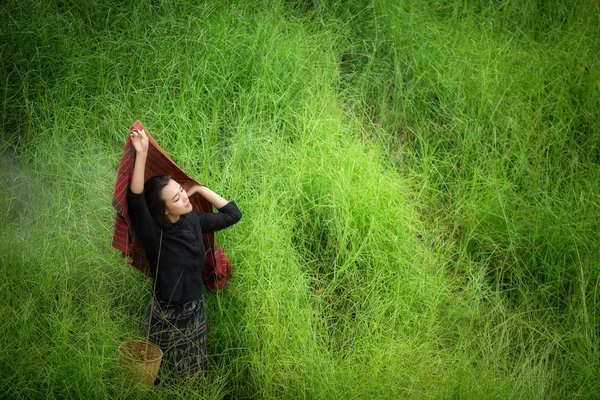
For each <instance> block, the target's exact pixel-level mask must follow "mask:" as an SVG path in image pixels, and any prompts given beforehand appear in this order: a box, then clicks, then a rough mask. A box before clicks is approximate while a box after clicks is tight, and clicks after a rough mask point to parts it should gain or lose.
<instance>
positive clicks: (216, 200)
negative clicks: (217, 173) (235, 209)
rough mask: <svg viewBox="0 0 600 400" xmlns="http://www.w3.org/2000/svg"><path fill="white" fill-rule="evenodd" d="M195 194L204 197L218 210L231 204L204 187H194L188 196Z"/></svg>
mask: <svg viewBox="0 0 600 400" xmlns="http://www.w3.org/2000/svg"><path fill="white" fill-rule="evenodd" d="M195 193H198V194H199V195H200V196H202V197H204V198H205V199H206V200H207V201H208V202H209V203H210V204H212V205H213V206H214V207H215V208H216V209H219V208H222V207H223V206H225V205H226V204H227V203H229V201H228V200H225V199H224V198H222V197H221V196H219V195H218V194H216V193H215V192H213V191H212V190H210V189H209V188H207V187H206V186H204V185H194V186H192V187H191V188H190V190H188V192H187V194H188V196H191V195H193V194H195Z"/></svg>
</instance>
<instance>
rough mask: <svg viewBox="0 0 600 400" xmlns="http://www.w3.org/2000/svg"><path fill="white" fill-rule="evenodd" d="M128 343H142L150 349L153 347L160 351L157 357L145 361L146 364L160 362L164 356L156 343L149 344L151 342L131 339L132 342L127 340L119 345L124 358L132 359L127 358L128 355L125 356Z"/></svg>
mask: <svg viewBox="0 0 600 400" xmlns="http://www.w3.org/2000/svg"><path fill="white" fill-rule="evenodd" d="M128 343H131V344H138V343H141V344H145V345H148V346H149V347H153V348H154V349H156V350H158V354H157V356H156V357H152V358H147V359H146V360H145V362H154V361H157V360H160V359H161V358H162V356H163V351H162V349H161V348H160V347H158V346H157V345H155V344H154V343H152V342H149V341H145V340H138V339H131V340H125V341H123V342H121V344H119V349H118V350H119V354H120V355H122V356H124V357H126V358H131V357H127V356H126V354H125V352H124V351H123V349H124V347H125V345H127V344H128Z"/></svg>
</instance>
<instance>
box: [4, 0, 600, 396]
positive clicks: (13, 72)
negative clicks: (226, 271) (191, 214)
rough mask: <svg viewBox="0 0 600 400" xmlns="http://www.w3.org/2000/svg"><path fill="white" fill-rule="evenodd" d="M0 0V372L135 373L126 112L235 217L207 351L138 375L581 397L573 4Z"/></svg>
mask: <svg viewBox="0 0 600 400" xmlns="http://www.w3.org/2000/svg"><path fill="white" fill-rule="evenodd" d="M2 7H3V10H2V13H1V15H2V25H3V26H7V27H8V28H7V29H4V31H3V33H2V43H3V45H2V47H1V51H2V63H1V66H0V78H2V82H5V87H4V90H3V99H4V101H3V105H2V107H3V109H2V118H1V121H2V135H3V141H2V160H1V162H2V165H1V166H2V171H3V179H2V181H1V182H2V185H3V186H2V191H1V193H2V194H1V196H2V197H1V198H0V200H1V201H2V207H1V209H2V211H1V214H0V218H1V226H2V233H3V236H4V237H6V238H7V240H5V241H3V243H2V244H0V246H1V248H0V254H1V255H0V262H1V263H2V265H3V266H6V268H3V269H2V274H3V279H2V282H3V284H2V285H3V290H2V292H1V293H2V294H1V295H0V296H1V297H2V302H1V307H2V315H3V320H4V321H5V322H4V323H3V324H2V326H1V329H2V335H0V337H2V341H1V342H0V343H1V344H2V348H3V354H2V357H1V358H0V359H1V360H2V361H0V373H1V374H2V377H3V380H2V384H1V386H0V389H1V390H2V391H3V392H6V393H9V394H11V395H14V396H19V397H31V398H35V397H41V396H42V393H44V394H50V397H57V398H62V397H85V398H94V397H97V398H103V397H106V396H115V397H124V396H127V395H133V394H134V393H135V389H134V388H132V387H130V386H129V385H128V383H127V382H124V381H122V380H121V379H120V377H119V375H118V373H117V371H116V367H115V358H116V347H117V346H118V343H119V342H120V341H121V340H122V338H125V337H131V336H137V335H139V334H140V332H141V331H140V328H141V326H140V324H141V319H142V314H143V311H144V307H145V304H146V302H147V300H148V294H149V283H148V281H147V280H145V279H144V278H142V277H140V276H139V274H137V273H136V272H135V271H133V270H132V269H131V268H130V267H128V266H126V265H125V263H124V262H123V260H122V259H120V258H119V257H118V256H117V255H116V254H115V252H114V250H112V249H111V248H110V245H109V243H110V236H111V232H112V221H113V216H114V213H113V211H112V209H111V207H110V196H111V191H112V185H113V184H114V174H115V171H116V167H117V163H118V160H119V156H120V151H121V148H122V147H121V146H122V145H123V142H124V135H125V134H126V132H127V130H128V128H129V126H130V125H131V123H132V122H133V121H134V120H135V119H141V120H142V121H143V122H144V123H145V124H146V126H148V127H149V129H150V130H151V132H153V134H154V136H155V137H156V138H157V139H158V140H159V142H160V143H161V145H163V147H164V148H165V149H166V150H167V151H168V152H169V153H170V154H172V155H173V156H174V158H175V159H176V160H177V161H178V162H179V163H180V164H181V165H182V166H183V167H184V169H186V170H187V171H189V172H190V173H192V174H193V175H194V176H196V177H198V179H200V180H202V181H204V182H205V183H207V184H208V185H210V186H211V187H213V188H214V189H215V190H217V191H218V192H221V193H223V194H225V195H226V196H227V197H231V198H234V199H235V200H236V201H237V203H238V204H239V205H240V206H241V208H242V210H243V211H244V219H243V220H242V222H240V224H238V225H237V226H236V227H235V228H233V229H230V230H228V231H226V232H223V233H222V234H220V235H219V240H220V242H221V243H222V245H223V246H224V247H225V248H226V250H227V253H228V254H229V255H230V257H231V259H232V261H233V263H234V265H235V268H236V274H235V277H234V280H233V282H232V285H231V287H230V289H229V292H228V294H227V295H226V296H222V297H219V298H215V297H212V296H209V297H208V307H209V318H210V326H211V331H210V333H209V335H210V342H211V351H212V353H213V354H215V356H214V369H213V373H211V374H210V375H209V377H207V379H206V382H204V383H203V385H202V388H201V389H199V388H197V387H195V386H193V385H187V384H184V385H178V386H167V387H164V388H163V389H161V390H160V391H158V392H157V393H156V397H165V398H173V397H175V398H178V397H181V398H184V397H186V398H189V397H190V396H191V397H199V398H201V397H209V398H222V397H227V396H232V397H234V398H243V397H260V398H281V397H284V398H296V397H309V398H347V397H359V398H373V397H379V398H397V397H399V396H402V397H414V398H422V397H458V398H470V397H475V396H477V397H482V396H487V397H502V398H506V397H525V396H527V397H534V398H548V397H550V398H552V397H554V398H562V397H577V396H578V397H581V398H586V397H593V396H594V395H596V394H597V393H598V391H599V388H598V386H597V385H598V383H597V382H598V370H599V368H598V361H597V360H598V338H597V335H598V332H597V326H598V312H599V311H598V306H599V305H598V297H597V295H596V291H597V289H598V278H599V276H598V272H597V268H594V266H597V264H594V260H597V258H598V245H597V244H598V234H597V225H596V222H595V220H596V217H597V215H598V212H599V210H598V196H597V193H598V182H600V181H599V180H598V177H599V173H598V172H599V170H598V159H599V153H598V151H599V150H598V149H599V148H600V147H599V143H598V141H599V138H600V133H599V130H598V123H597V122H596V121H597V120H598V118H597V117H598V111H597V110H598V109H599V108H598V101H599V96H598V85H597V78H598V76H597V74H598V72H597V71H599V70H600V69H599V68H598V67H599V65H598V63H599V59H598V54H599V52H598V50H599V49H598V47H599V43H598V38H599V35H598V28H594V26H595V25H594V24H593V23H590V21H593V20H594V18H595V19H596V20H597V16H598V10H597V9H596V8H595V6H594V5H593V4H591V3H585V2H584V3H582V5H581V7H578V8H576V7H572V8H567V7H565V6H563V5H560V4H558V3H556V4H554V3H553V4H550V6H548V7H545V8H544V7H541V6H536V4H535V3H526V4H525V5H517V2H506V3H505V4H504V6H503V7H502V8H501V7H499V6H496V5H494V4H491V3H486V2H481V3H478V5H474V3H473V4H472V3H471V2H452V3H447V2H442V1H440V2H437V3H430V4H429V5H427V6H425V5H422V4H419V3H418V2H404V3H402V4H401V5H397V4H396V3H395V2H390V3H379V2H377V3H374V4H370V3H369V4H367V5H362V4H360V3H359V2H352V3H345V5H340V4H339V3H332V4H325V3H319V4H307V3H306V4H305V3H300V2H297V3H292V2H288V3H278V2H272V3H268V4H267V3H265V4H258V5H255V6H247V5H239V4H229V5H228V6H227V7H224V6H223V5H222V4H221V3H216V2H215V3H214V4H212V3H205V4H204V5H202V6H195V5H192V4H188V3H186V2H165V3H159V4H157V5H155V6H149V5H139V4H137V3H135V4H124V3H116V4H109V3H108V2H106V3H104V5H98V4H96V3H93V2H90V3H89V4H81V5H80V4H79V2H78V3H77V4H75V5H73V4H72V5H65V3H46V5H32V4H24V3H14V2H13V3H10V4H5V5H4V6H2ZM517 16H518V18H517ZM207 160H208V161H207Z"/></svg>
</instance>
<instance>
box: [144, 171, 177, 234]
mask: <svg viewBox="0 0 600 400" xmlns="http://www.w3.org/2000/svg"><path fill="white" fill-rule="evenodd" d="M170 180H171V175H156V176H153V177H152V178H150V179H148V180H147V181H146V183H144V196H145V198H146V204H148V209H149V210H150V215H152V217H154V220H155V221H156V222H157V223H158V225H160V227H161V228H169V227H171V221H169V218H167V215H166V214H165V211H166V210H167V203H166V201H165V200H164V199H163V198H162V190H163V189H164V187H165V186H167V185H168V184H169V181H170Z"/></svg>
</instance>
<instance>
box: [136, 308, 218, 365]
mask: <svg viewBox="0 0 600 400" xmlns="http://www.w3.org/2000/svg"><path fill="white" fill-rule="evenodd" d="M150 317H152V320H151V322H150ZM145 323H146V326H147V327H149V329H150V332H149V338H150V341H151V342H152V343H154V344H156V345H158V346H159V347H160V348H161V349H162V351H163V353H164V354H163V358H162V364H161V370H163V372H167V373H170V374H173V375H174V376H177V377H183V376H189V375H193V374H196V373H198V372H201V371H205V370H206V367H207V348H206V307H205V306H204V297H200V298H199V299H197V300H193V301H188V302H185V303H178V304H175V305H173V304H169V302H167V301H163V300H158V299H156V298H154V300H153V302H152V303H151V304H150V305H149V306H148V310H147V311H146V318H145ZM165 370H167V371H165Z"/></svg>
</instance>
